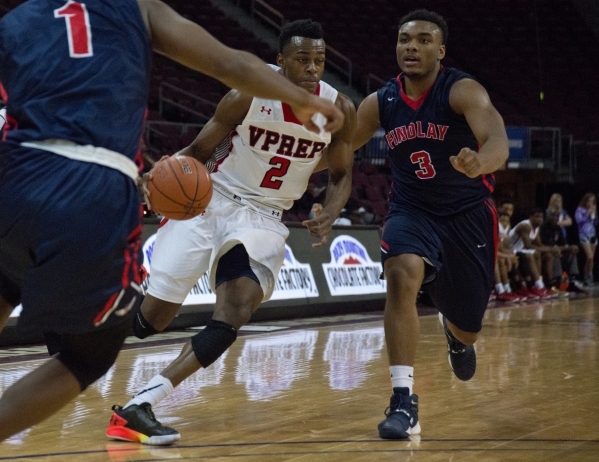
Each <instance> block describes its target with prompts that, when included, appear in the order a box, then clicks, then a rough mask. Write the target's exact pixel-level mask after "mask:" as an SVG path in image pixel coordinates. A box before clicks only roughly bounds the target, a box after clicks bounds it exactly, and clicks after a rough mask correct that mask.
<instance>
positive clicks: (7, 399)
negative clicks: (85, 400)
mask: <svg viewBox="0 0 599 462" xmlns="http://www.w3.org/2000/svg"><path fill="white" fill-rule="evenodd" d="M79 393H81V388H80V386H79V382H78V381H77V379H76V378H75V376H74V375H73V374H72V373H71V372H70V371H69V370H68V369H67V368H66V366H65V365H64V364H63V363H62V362H60V361H59V360H58V359H56V358H52V359H50V360H49V361H48V362H46V363H45V364H43V365H42V366H40V367H38V368H37V369H35V370H33V371H32V372H30V373H29V374H27V375H26V376H24V377H23V378H21V379H20V380H19V381H17V382H16V383H14V384H13V385H11V386H10V387H9V388H8V389H7V390H6V391H5V392H4V393H3V394H2V397H1V398H0V441H3V440H5V439H6V438H8V437H9V436H12V435H14V434H16V433H19V432H20V431H23V430H25V429H27V428H29V427H31V426H32V425H35V424H37V423H39V422H41V421H42V420H44V419H46V418H47V417H49V416H51V415H52V414H54V413H55V412H57V411H58V410H59V409H61V408H62V407H63V406H64V405H66V404H67V403H68V402H69V401H71V400H72V399H73V398H75V397H76V396H77V395H78V394H79Z"/></svg>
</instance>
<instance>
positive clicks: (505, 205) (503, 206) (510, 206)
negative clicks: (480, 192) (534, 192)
mask: <svg viewBox="0 0 599 462" xmlns="http://www.w3.org/2000/svg"><path fill="white" fill-rule="evenodd" d="M497 212H499V213H505V214H507V216H508V218H509V219H510V220H511V219H512V215H513V214H514V202H513V201H512V200H511V199H503V200H502V201H501V202H500V204H499V207H498V208H497Z"/></svg>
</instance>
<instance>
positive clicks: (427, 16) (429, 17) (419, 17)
mask: <svg viewBox="0 0 599 462" xmlns="http://www.w3.org/2000/svg"><path fill="white" fill-rule="evenodd" d="M410 21H428V22H432V23H434V24H436V25H437V26H439V29H441V44H442V45H445V43H447V37H448V36H449V28H448V27H447V23H446V22H445V18H443V16H441V15H440V14H439V13H435V12H434V11H428V10H425V9H419V10H414V11H410V12H409V13H408V14H406V15H405V16H404V17H403V18H401V19H400V20H399V26H398V28H401V26H403V25H404V24H405V23H407V22H410Z"/></svg>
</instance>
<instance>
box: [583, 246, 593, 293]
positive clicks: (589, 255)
mask: <svg viewBox="0 0 599 462" xmlns="http://www.w3.org/2000/svg"><path fill="white" fill-rule="evenodd" d="M580 247H581V248H582V251H583V253H584V267H583V275H584V283H585V285H591V284H592V283H593V266H594V264H595V260H594V259H595V245H594V244H591V243H590V242H585V241H583V240H581V242H580Z"/></svg>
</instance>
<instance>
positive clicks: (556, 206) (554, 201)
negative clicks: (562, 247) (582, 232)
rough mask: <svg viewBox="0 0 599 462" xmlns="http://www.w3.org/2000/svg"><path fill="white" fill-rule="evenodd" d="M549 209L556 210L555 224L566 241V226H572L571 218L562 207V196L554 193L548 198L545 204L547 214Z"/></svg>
mask: <svg viewBox="0 0 599 462" xmlns="http://www.w3.org/2000/svg"><path fill="white" fill-rule="evenodd" d="M549 211H554V212H555V211H556V212H558V220H557V225H558V226H559V227H560V230H561V232H562V234H563V236H564V241H565V242H566V243H567V242H568V232H567V230H566V228H567V227H569V226H572V218H571V217H570V215H568V212H566V210H565V209H564V198H563V197H562V195H561V194H559V193H554V194H552V195H551V197H550V198H549V203H548V204H547V212H546V213H547V214H549Z"/></svg>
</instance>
